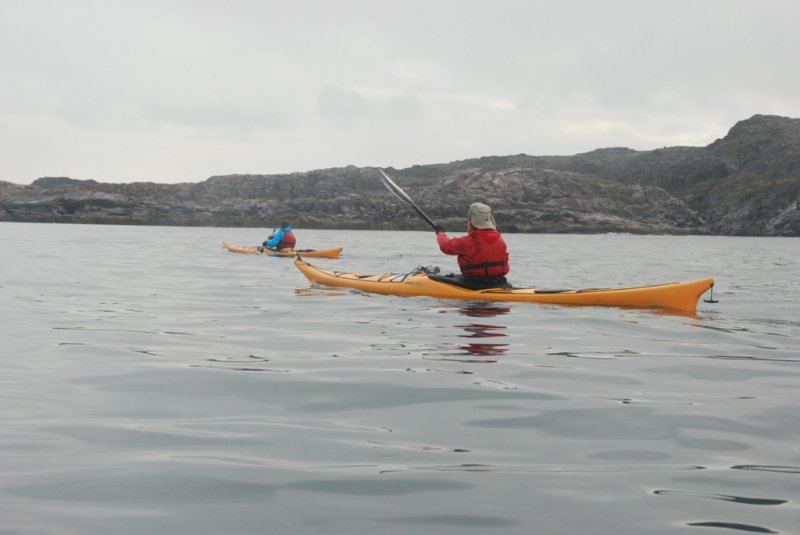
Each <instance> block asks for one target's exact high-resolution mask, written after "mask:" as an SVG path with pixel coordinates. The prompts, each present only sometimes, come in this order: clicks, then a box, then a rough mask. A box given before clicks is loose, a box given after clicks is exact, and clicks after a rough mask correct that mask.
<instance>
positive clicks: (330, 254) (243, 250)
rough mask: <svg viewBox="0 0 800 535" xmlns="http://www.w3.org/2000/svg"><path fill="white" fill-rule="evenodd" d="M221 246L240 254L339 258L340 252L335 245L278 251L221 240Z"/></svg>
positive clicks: (339, 248) (340, 249)
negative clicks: (317, 248) (332, 246)
mask: <svg viewBox="0 0 800 535" xmlns="http://www.w3.org/2000/svg"><path fill="white" fill-rule="evenodd" d="M222 246H223V247H224V248H226V249H227V250H229V251H230V252H232V253H240V254H265V255H269V256H287V257H295V256H297V255H298V254H301V255H303V256H308V257H313V258H339V257H340V256H341V254H342V248H341V247H335V248H333V249H319V250H313V249H296V250H295V249H288V250H286V249H284V250H281V251H278V250H276V249H269V248H267V247H263V248H262V247H257V246H255V245H254V246H246V245H234V244H232V243H229V242H227V241H223V242H222Z"/></svg>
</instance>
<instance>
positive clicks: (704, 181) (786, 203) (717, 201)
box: [0, 115, 800, 236]
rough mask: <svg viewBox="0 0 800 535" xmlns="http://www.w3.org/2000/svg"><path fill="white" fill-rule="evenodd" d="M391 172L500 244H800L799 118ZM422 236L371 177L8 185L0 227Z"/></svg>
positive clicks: (58, 180) (340, 174)
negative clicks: (475, 211)
mask: <svg viewBox="0 0 800 535" xmlns="http://www.w3.org/2000/svg"><path fill="white" fill-rule="evenodd" d="M386 171H387V172H388V173H389V175H390V176H392V177H393V178H394V179H395V180H396V181H397V183H398V184H399V185H400V186H401V187H402V188H403V189H404V190H405V191H407V192H408V194H409V195H410V196H411V197H412V198H413V199H414V200H415V201H416V202H417V204H419V205H420V206H421V207H423V208H424V210H425V211H426V213H428V215H430V216H431V217H432V218H433V219H434V220H436V221H438V222H440V223H441V224H443V225H444V226H445V227H448V228H451V229H453V230H457V229H458V230H460V229H461V228H462V227H463V225H464V218H465V211H466V207H467V206H468V205H469V204H470V203H471V202H474V201H482V202H486V203H487V204H490V205H491V206H492V207H493V208H494V210H495V216H496V218H497V222H498V226H499V227H500V229H501V230H503V231H505V232H551V233H599V232H628V233H639V234H648V233H659V234H718V235H740V236H800V119H792V118H787V117H778V116H768V115H756V116H753V117H751V118H750V119H747V120H743V121H740V122H738V123H737V124H736V125H734V126H733V127H732V128H731V129H730V131H729V132H728V133H727V135H726V136H725V137H723V138H720V139H718V140H716V141H714V142H713V143H711V144H710V145H708V146H706V147H665V148H662V149H657V150H651V151H636V150H631V149H627V148H604V149H597V150H595V151H592V152H588V153H583V154H577V155H574V156H529V155H526V154H518V155H511V156H489V157H482V158H476V159H470V160H462V161H457V162H451V163H446V164H434V165H417V166H413V167H410V168H406V169H392V168H387V169H386ZM282 219H288V220H289V221H291V222H292V224H293V226H295V227H297V228H331V229H382V230H391V229H394V230H400V229H422V228H424V223H423V222H422V221H421V220H420V219H419V218H418V216H417V215H416V214H415V213H414V212H413V211H412V210H411V209H409V208H408V207H406V206H404V205H402V204H400V203H399V202H398V201H397V199H395V198H394V197H393V196H392V194H391V193H389V192H388V191H387V190H386V189H385V188H384V187H383V185H382V183H381V181H380V180H379V174H378V171H377V170H376V169H373V168H359V167H354V166H349V167H344V168H335V169H320V170H313V171H308V172H303V173H292V174H282V175H268V174H264V175H259V174H252V175H226V176H215V177H211V178H209V179H207V180H205V181H203V182H199V183H181V184H157V183H150V182H136V183H128V184H111V183H103V182H96V181H93V180H76V179H72V178H67V177H43V178H40V179H38V180H36V181H34V182H33V183H32V184H31V185H29V186H23V185H18V184H14V183H11V182H3V181H0V221H22V222H52V223H94V224H127V225H183V226H225V227H264V228H272V227H274V226H275V225H276V224H277V222H278V221H280V220H282Z"/></svg>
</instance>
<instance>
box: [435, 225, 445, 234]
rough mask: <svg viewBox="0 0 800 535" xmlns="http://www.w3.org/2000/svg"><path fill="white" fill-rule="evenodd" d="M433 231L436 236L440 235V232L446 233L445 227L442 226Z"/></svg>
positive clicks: (437, 226)
mask: <svg viewBox="0 0 800 535" xmlns="http://www.w3.org/2000/svg"><path fill="white" fill-rule="evenodd" d="M433 231H434V232H435V233H436V234H439V233H440V232H444V227H443V226H441V225H436V226H435V227H433Z"/></svg>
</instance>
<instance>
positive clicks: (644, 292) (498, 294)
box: [294, 257, 714, 313]
mask: <svg viewBox="0 0 800 535" xmlns="http://www.w3.org/2000/svg"><path fill="white" fill-rule="evenodd" d="M294 264H295V266H297V268H298V269H299V270H300V271H301V272H302V273H303V275H305V276H306V278H307V279H308V280H309V281H311V282H312V283H315V284H321V285H325V286H339V287H346V288H354V289H357V290H361V291H364V292H372V293H379V294H386V295H399V296H427V297H436V298H442V299H462V300H475V301H508V302H528V303H545V304H555V305H587V306H618V307H639V308H665V309H672V310H680V311H685V312H692V313H693V312H694V311H695V310H696V309H697V301H698V300H699V299H700V297H701V296H702V295H703V294H704V293H705V292H707V291H708V290H710V289H711V288H712V287H713V286H714V279H713V278H706V279H700V280H695V281H687V282H673V283H667V284H657V285H652V286H639V287H633V288H587V289H583V290H539V289H536V288H513V287H512V288H487V289H483V290H471V289H467V288H463V287H460V286H456V285H454V284H450V283H447V282H441V281H437V280H433V279H432V278H430V277H429V276H428V274H427V273H425V272H424V271H423V272H418V271H416V270H415V271H412V272H409V273H384V274H381V275H359V274H357V273H342V272H338V271H330V270H327V269H322V268H318V267H315V266H313V265H311V264H309V263H307V262H305V261H303V260H302V258H300V257H298V258H296V259H295V261H294Z"/></svg>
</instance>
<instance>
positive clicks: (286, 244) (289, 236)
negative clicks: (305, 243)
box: [275, 229, 297, 251]
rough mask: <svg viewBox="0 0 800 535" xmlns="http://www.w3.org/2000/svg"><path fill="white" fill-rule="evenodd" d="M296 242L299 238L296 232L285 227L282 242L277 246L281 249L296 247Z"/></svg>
mask: <svg viewBox="0 0 800 535" xmlns="http://www.w3.org/2000/svg"><path fill="white" fill-rule="evenodd" d="M296 243H297V238H295V237H294V233H293V232H292V231H291V230H285V229H284V231H283V238H281V241H280V243H279V244H278V245H277V246H276V247H275V248H276V249H278V250H279V251H280V250H281V249H294V246H295V244H296Z"/></svg>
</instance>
